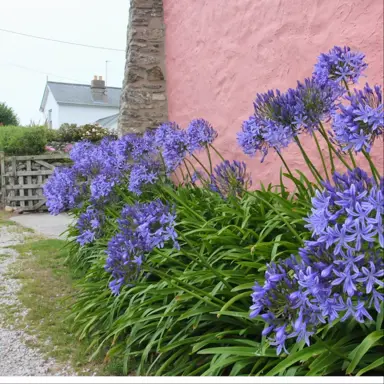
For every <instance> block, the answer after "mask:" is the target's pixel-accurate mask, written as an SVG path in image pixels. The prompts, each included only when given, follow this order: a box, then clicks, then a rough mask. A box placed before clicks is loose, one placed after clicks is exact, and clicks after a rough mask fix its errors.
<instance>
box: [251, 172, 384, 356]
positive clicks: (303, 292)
mask: <svg viewBox="0 0 384 384" xmlns="http://www.w3.org/2000/svg"><path fill="white" fill-rule="evenodd" d="M333 180H334V185H331V184H330V183H325V189H324V190H323V191H322V192H317V194H316V196H315V197H314V198H313V200H312V205H313V207H312V212H311V214H310V215H309V217H308V218H307V221H308V228H309V229H310V231H311V232H312V240H310V241H306V243H305V246H304V247H303V248H301V249H300V251H299V255H298V256H297V257H294V256H292V258H291V259H289V260H285V261H282V262H279V263H276V264H270V265H269V267H268V270H267V272H266V275H265V278H266V281H265V284H264V285H263V286H260V285H259V284H256V285H255V287H254V293H253V294H252V299H253V306H252V307H251V311H252V312H251V316H252V317H254V316H257V315H261V316H262V318H263V319H264V320H265V321H266V322H267V323H268V327H267V328H266V329H265V334H271V335H270V341H271V345H276V346H277V352H278V353H280V352H281V351H282V350H284V351H286V345H285V342H286V341H287V340H288V339H290V338H296V340H297V341H300V340H305V341H306V343H307V344H308V345H309V343H310V336H312V335H313V334H315V333H316V331H317V329H318V327H319V326H320V325H321V324H324V323H332V322H333V321H334V320H336V319H338V318H340V320H341V321H345V320H347V319H348V318H351V317H352V318H354V319H355V320H356V321H358V322H361V323H362V322H365V321H370V320H372V315H371V313H370V311H376V312H380V310H381V309H380V305H381V303H382V302H383V300H384V290H383V287H384V282H383V276H384V261H383V257H382V252H383V247H384V235H383V233H384V227H383V215H384V184H383V182H381V184H380V185H378V184H377V183H376V182H375V181H374V179H372V178H369V177H368V175H367V174H366V173H365V172H364V171H362V170H361V169H359V168H357V169H355V170H354V171H353V172H349V173H347V174H344V175H340V174H335V175H334V178H333Z"/></svg>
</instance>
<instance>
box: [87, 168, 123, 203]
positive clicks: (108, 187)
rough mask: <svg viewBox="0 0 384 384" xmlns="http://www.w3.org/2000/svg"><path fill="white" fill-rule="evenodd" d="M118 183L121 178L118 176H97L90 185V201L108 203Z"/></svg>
mask: <svg viewBox="0 0 384 384" xmlns="http://www.w3.org/2000/svg"><path fill="white" fill-rule="evenodd" d="M118 182H119V178H118V177H117V176H114V175H112V176H107V175H105V174H100V175H97V176H96V177H95V178H94V179H93V180H92V181H91V184H90V192H91V196H90V200H91V201H92V203H99V204H100V203H106V202H107V201H108V200H109V197H110V196H111V194H112V192H113V188H114V187H115V185H117V184H118Z"/></svg>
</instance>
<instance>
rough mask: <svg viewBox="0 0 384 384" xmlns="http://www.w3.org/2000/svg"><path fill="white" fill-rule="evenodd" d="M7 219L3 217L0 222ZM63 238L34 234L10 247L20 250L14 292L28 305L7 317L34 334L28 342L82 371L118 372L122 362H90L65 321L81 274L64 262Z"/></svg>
mask: <svg viewBox="0 0 384 384" xmlns="http://www.w3.org/2000/svg"><path fill="white" fill-rule="evenodd" d="M2 225H6V224H4V222H3V220H2V219H1V221H0V226H2ZM65 244H66V243H65V241H62V240H52V239H38V240H36V239H35V240H32V241H27V242H26V243H24V244H20V245H17V246H14V247H13V248H14V249H15V250H16V251H17V252H18V253H19V254H20V256H19V257H18V259H17V261H16V263H14V264H13V265H12V266H11V267H10V269H9V274H10V276H11V277H12V278H14V279H18V281H19V282H20V284H21V289H20V290H19V292H18V298H19V300H20V302H21V303H22V305H23V306H24V307H25V308H27V309H28V313H27V315H26V316H25V317H24V318H22V319H20V317H18V316H17V312H18V311H17V308H14V309H12V308H9V310H7V323H12V320H13V324H14V325H15V326H16V327H18V328H20V329H23V330H25V331H26V332H27V333H28V334H30V335H32V336H35V337H34V339H33V340H34V341H33V342H28V344H29V345H30V346H32V347H37V348H39V349H40V350H41V351H42V352H43V353H46V354H47V356H49V357H53V358H55V359H56V361H57V362H59V363H64V364H68V363H70V365H71V366H72V367H73V369H74V370H75V371H76V372H77V373H78V374H81V375H93V374H97V375H119V374H120V373H121V368H120V364H118V363H116V362H111V363H109V364H103V360H102V359H101V358H100V359H95V360H94V361H92V362H89V355H90V353H91V352H92V351H91V352H90V353H89V352H88V351H87V347H88V345H89V343H88V342H87V340H84V341H78V340H77V339H76V338H75V336H74V335H73V334H72V332H71V327H70V324H69V323H68V322H67V321H66V318H67V317H68V315H69V313H70V306H71V303H73V301H74V300H75V297H76V292H77V291H76V288H75V281H76V279H77V278H78V277H79V276H78V275H76V273H75V272H74V271H72V270H71V269H70V268H69V267H68V266H67V265H66V264H65V259H66V257H67V256H68V249H67V248H65Z"/></svg>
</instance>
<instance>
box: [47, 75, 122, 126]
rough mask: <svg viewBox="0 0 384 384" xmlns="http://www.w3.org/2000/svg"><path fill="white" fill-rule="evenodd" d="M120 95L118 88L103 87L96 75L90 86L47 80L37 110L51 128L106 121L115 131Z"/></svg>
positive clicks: (101, 79)
mask: <svg viewBox="0 0 384 384" xmlns="http://www.w3.org/2000/svg"><path fill="white" fill-rule="evenodd" d="M120 95H121V88H115V87H106V86H105V81H104V80H103V78H102V77H101V76H100V77H99V78H97V76H95V77H94V79H93V80H92V81H91V84H90V85H87V84H70V83H59V82H54V81H47V84H46V86H45V90H44V95H43V99H42V101H41V105H40V111H41V112H42V113H43V114H44V117H45V121H46V122H47V125H48V126H49V127H50V128H54V129H57V128H60V126H61V125H62V124H64V123H68V124H77V125H83V124H91V123H95V122H97V121H100V123H99V124H100V125H103V123H102V121H103V120H104V119H105V118H110V119H112V122H113V121H115V124H112V125H110V128H114V127H115V126H116V127H117V115H118V113H119V106H120ZM107 120H108V121H107V122H108V123H110V121H109V119H107ZM103 126H104V125H103ZM106 128H108V127H107V126H106Z"/></svg>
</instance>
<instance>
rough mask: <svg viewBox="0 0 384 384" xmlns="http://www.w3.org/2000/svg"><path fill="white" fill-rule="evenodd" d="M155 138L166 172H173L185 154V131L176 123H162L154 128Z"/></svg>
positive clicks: (186, 147) (186, 145)
mask: <svg viewBox="0 0 384 384" xmlns="http://www.w3.org/2000/svg"><path fill="white" fill-rule="evenodd" d="M155 140H156V144H157V146H158V147H159V148H160V149H161V151H162V156H163V159H164V162H165V166H166V168H167V172H168V173H172V172H174V171H175V170H176V169H177V167H178V166H179V165H180V164H181V163H182V161H183V160H184V158H185V157H186V155H187V149H188V136H187V134H186V132H185V131H184V130H182V129H180V127H179V126H178V125H177V124H176V123H164V124H162V125H160V126H159V127H158V128H157V129H156V133H155Z"/></svg>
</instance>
